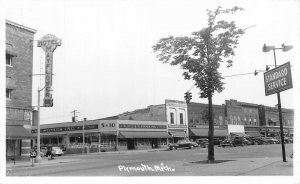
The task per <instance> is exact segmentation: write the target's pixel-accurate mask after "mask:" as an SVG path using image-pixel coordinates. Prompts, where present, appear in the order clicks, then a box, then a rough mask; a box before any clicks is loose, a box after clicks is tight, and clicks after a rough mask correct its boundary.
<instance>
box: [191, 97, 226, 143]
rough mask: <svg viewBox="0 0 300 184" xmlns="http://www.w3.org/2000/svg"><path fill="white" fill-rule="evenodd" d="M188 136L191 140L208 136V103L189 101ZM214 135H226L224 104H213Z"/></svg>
mask: <svg viewBox="0 0 300 184" xmlns="http://www.w3.org/2000/svg"><path fill="white" fill-rule="evenodd" d="M188 118H189V137H190V138H191V139H193V140H195V139H197V138H207V137H208V127H209V123H208V104H202V103H193V102H192V103H189V104H188ZM213 120H214V136H215V137H219V138H225V137H226V136H227V124H228V122H227V120H226V116H225V107H224V105H213Z"/></svg>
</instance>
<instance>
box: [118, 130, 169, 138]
mask: <svg viewBox="0 0 300 184" xmlns="http://www.w3.org/2000/svg"><path fill="white" fill-rule="evenodd" d="M119 138H171V136H170V135H169V134H168V133H167V132H127V131H122V132H119Z"/></svg>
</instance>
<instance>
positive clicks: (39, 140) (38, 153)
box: [35, 87, 45, 163]
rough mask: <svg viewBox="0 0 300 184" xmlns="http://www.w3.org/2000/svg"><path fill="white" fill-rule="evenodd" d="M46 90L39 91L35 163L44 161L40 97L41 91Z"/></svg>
mask: <svg viewBox="0 0 300 184" xmlns="http://www.w3.org/2000/svg"><path fill="white" fill-rule="evenodd" d="M44 89H45V87H43V88H42V89H38V107H37V108H38V109H37V111H38V112H37V113H38V114H37V154H36V158H35V162H37V163H39V162H41V161H42V157H41V154H40V151H41V133H40V131H41V126H40V96H41V91H43V90H44Z"/></svg>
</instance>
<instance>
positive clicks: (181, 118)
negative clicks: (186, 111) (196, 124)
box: [179, 113, 183, 125]
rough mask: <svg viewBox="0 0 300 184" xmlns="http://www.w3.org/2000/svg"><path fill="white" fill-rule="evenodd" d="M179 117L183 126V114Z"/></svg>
mask: <svg viewBox="0 0 300 184" xmlns="http://www.w3.org/2000/svg"><path fill="white" fill-rule="evenodd" d="M179 116H180V124H181V125H183V113H180V114H179Z"/></svg>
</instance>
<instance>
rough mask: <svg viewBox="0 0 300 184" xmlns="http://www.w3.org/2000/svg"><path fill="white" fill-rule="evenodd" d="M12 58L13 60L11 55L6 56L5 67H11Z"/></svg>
mask: <svg viewBox="0 0 300 184" xmlns="http://www.w3.org/2000/svg"><path fill="white" fill-rule="evenodd" d="M12 58H13V56H12V55H10V54H6V65H7V66H12Z"/></svg>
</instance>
